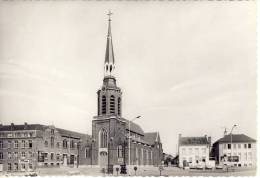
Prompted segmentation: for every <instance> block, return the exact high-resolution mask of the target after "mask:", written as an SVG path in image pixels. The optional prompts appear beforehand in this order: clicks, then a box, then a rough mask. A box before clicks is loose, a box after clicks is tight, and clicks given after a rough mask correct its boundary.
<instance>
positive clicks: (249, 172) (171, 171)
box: [0, 166, 256, 177]
mask: <svg viewBox="0 0 260 178" xmlns="http://www.w3.org/2000/svg"><path fill="white" fill-rule="evenodd" d="M130 170H131V171H130V175H131V176H135V175H136V176H160V172H159V170H158V167H138V169H137V171H136V172H135V171H134V170H133V168H130ZM36 172H37V174H38V175H39V176H47V175H49V176H50V175H52V176H57V175H59V176H65V175H84V176H117V172H116V171H115V170H114V174H113V175H107V174H104V173H102V172H101V170H100V168H98V167H92V168H91V167H86V166H80V167H79V168H69V167H60V168H58V167H56V168H41V169H38V170H37V171H36ZM1 175H2V176H3V175H7V176H15V175H18V176H20V175H25V173H3V172H2V173H0V177H1ZM118 175H119V176H127V177H128V176H129V172H128V174H126V175H120V174H118ZM161 175H162V176H255V175H256V169H252V168H251V169H243V168H240V169H234V170H229V171H226V170H183V169H180V168H176V167H165V168H164V170H163V171H162V172H161Z"/></svg>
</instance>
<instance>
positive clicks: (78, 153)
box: [77, 141, 81, 168]
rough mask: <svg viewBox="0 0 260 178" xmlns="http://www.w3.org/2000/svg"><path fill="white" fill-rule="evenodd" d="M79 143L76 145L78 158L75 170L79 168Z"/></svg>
mask: <svg viewBox="0 0 260 178" xmlns="http://www.w3.org/2000/svg"><path fill="white" fill-rule="evenodd" d="M80 143H81V142H80V141H79V142H78V144H77V148H78V156H77V168H78V167H79V149H80Z"/></svg>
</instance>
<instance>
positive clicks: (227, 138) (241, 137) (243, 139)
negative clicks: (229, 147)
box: [214, 134, 256, 144]
mask: <svg viewBox="0 0 260 178" xmlns="http://www.w3.org/2000/svg"><path fill="white" fill-rule="evenodd" d="M230 141H231V135H230V134H229V135H225V136H224V137H222V138H220V139H219V140H217V141H216V142H215V143H229V142H230ZM232 142H237V143H238V142H256V140H255V139H253V138H251V137H248V136H246V135H244V134H232ZM215 143H214V144H215Z"/></svg>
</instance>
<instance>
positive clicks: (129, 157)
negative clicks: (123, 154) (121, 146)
mask: <svg viewBox="0 0 260 178" xmlns="http://www.w3.org/2000/svg"><path fill="white" fill-rule="evenodd" d="M139 118H141V116H136V117H135V118H133V119H132V120H129V121H128V122H129V124H128V126H129V128H128V131H129V133H128V134H129V135H128V148H129V149H128V150H129V151H128V152H129V153H128V165H129V167H130V164H131V141H130V134H131V133H130V129H131V122H133V121H134V120H136V119H139ZM129 174H130V171H129Z"/></svg>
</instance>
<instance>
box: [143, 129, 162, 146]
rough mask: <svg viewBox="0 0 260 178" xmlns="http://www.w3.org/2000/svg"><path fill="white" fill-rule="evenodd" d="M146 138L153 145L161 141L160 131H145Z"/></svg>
mask: <svg viewBox="0 0 260 178" xmlns="http://www.w3.org/2000/svg"><path fill="white" fill-rule="evenodd" d="M144 140H145V141H146V142H148V143H149V144H150V145H153V144H154V143H155V142H159V141H160V140H159V133H158V132H146V133H144Z"/></svg>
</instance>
